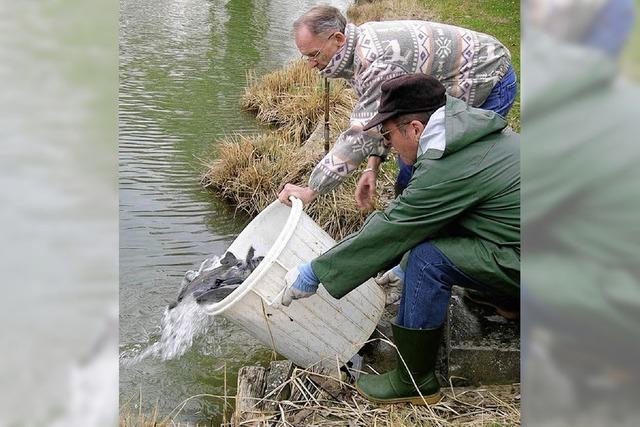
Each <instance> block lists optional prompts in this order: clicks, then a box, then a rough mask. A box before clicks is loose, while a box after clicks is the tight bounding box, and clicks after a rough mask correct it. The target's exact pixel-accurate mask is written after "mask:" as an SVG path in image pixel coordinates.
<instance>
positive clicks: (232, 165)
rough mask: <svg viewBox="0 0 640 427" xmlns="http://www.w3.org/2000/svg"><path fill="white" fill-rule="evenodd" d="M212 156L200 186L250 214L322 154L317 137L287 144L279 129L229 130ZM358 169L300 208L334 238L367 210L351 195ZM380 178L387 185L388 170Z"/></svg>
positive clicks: (300, 177) (300, 180) (301, 178)
mask: <svg viewBox="0 0 640 427" xmlns="http://www.w3.org/2000/svg"><path fill="white" fill-rule="evenodd" d="M218 144H219V145H218V153H217V159H216V160H214V161H213V162H212V163H210V164H209V165H208V167H207V172H206V173H205V174H204V176H203V178H202V183H203V185H204V186H205V187H209V188H212V189H214V190H215V191H217V192H218V194H220V195H221V196H223V197H224V198H226V199H227V200H229V201H231V202H232V203H234V204H235V205H236V206H237V208H238V209H240V210H242V211H245V212H247V213H248V214H249V215H256V214H258V213H259V212H260V211H262V210H263V209H264V208H265V207H267V206H268V205H269V204H270V203H271V202H273V201H274V200H275V199H276V198H277V196H278V192H279V191H280V190H281V189H282V187H283V186H284V184H286V183H288V182H290V183H294V184H299V185H306V182H307V180H308V177H309V174H310V173H311V170H312V169H313V167H314V166H315V165H316V163H317V162H318V161H319V160H320V158H321V157H322V154H323V153H322V149H321V148H320V147H321V145H320V144H319V143H318V141H315V142H312V143H308V145H305V146H304V147H299V148H298V147H292V143H291V142H288V141H287V138H286V137H284V136H283V135H282V134H278V133H275V132H274V133H269V134H265V135H259V136H254V137H247V136H243V135H232V136H228V137H226V138H224V139H223V140H222V141H220V142H219V143H218ZM358 178H359V174H358V173H355V174H353V175H352V176H351V177H350V178H348V179H347V181H346V182H344V183H343V184H342V185H340V186H339V187H338V188H336V189H335V190H334V191H332V192H330V193H328V194H325V195H321V196H320V197H318V198H317V199H316V201H315V202H313V203H312V204H311V205H310V206H309V207H307V208H306V212H307V213H308V214H309V215H310V216H311V218H313V219H314V221H316V222H317V223H318V224H319V225H320V226H321V227H322V228H323V229H324V230H325V231H326V232H327V233H329V234H330V235H331V236H332V237H333V238H335V239H337V240H338V239H341V238H343V237H344V236H346V235H348V234H350V233H352V232H354V231H355V230H357V229H358V228H359V227H360V226H361V225H362V223H363V222H364V220H365V218H366V216H367V214H368V212H364V211H361V210H360V209H359V208H358V207H357V205H356V203H355V199H354V193H355V188H356V184H357V179H358ZM380 181H381V182H383V183H384V185H385V186H387V187H389V186H390V185H391V175H390V174H387V175H384V174H383V175H382V176H381V180H380Z"/></svg>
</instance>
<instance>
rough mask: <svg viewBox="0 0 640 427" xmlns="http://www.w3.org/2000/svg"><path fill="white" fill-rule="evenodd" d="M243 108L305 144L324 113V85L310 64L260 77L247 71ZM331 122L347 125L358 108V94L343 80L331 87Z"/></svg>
mask: <svg viewBox="0 0 640 427" xmlns="http://www.w3.org/2000/svg"><path fill="white" fill-rule="evenodd" d="M247 84H248V86H247V88H246V89H245V93H244V97H243V100H242V107H243V108H245V109H246V110H249V111H253V112H255V113H256V118H257V119H258V120H259V121H260V122H262V123H265V124H269V125H274V126H276V127H278V128H279V129H280V130H281V131H282V132H283V133H284V135H285V136H286V137H287V139H289V140H291V141H296V142H298V143H302V142H303V141H305V140H306V139H307V138H308V137H309V135H311V132H313V130H314V129H315V127H316V125H317V124H318V122H319V121H320V120H322V116H323V114H324V105H325V104H324V83H323V79H322V78H321V77H320V75H319V74H318V72H317V71H316V70H314V69H311V68H310V67H309V66H308V65H307V64H306V61H303V60H297V61H293V62H291V63H290V64H289V65H287V66H285V67H284V68H283V69H281V70H277V71H274V72H272V73H269V74H267V75H265V76H262V77H260V78H258V77H257V76H256V75H255V73H254V72H253V71H249V72H247ZM329 88H330V90H329V104H330V106H331V121H332V122H334V123H344V122H346V119H348V117H349V114H350V112H351V109H352V108H353V106H354V105H355V101H356V98H355V94H354V93H353V91H352V90H351V89H348V88H347V86H346V84H345V82H344V81H343V80H335V79H333V80H331V82H330V84H329Z"/></svg>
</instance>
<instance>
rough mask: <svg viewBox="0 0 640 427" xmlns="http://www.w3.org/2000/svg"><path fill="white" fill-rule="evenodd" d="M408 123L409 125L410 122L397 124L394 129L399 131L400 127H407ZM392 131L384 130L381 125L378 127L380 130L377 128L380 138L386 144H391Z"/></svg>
mask: <svg viewBox="0 0 640 427" xmlns="http://www.w3.org/2000/svg"><path fill="white" fill-rule="evenodd" d="M409 123H411V122H404V123H398V124H397V125H396V129H400V128H402V127H404V126H406V125H408V124H409ZM392 130H393V129H385V128H384V127H382V125H380V128H379V132H380V135H381V136H382V137H383V138H384V140H385V141H387V142H391V131H392Z"/></svg>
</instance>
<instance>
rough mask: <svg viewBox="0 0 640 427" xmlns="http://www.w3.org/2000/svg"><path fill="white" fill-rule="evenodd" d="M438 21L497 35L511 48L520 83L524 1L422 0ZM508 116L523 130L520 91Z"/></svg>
mask: <svg viewBox="0 0 640 427" xmlns="http://www.w3.org/2000/svg"><path fill="white" fill-rule="evenodd" d="M419 3H420V4H421V5H423V6H424V7H425V8H427V9H429V10H431V11H432V12H433V13H434V14H435V15H436V16H437V17H438V22H442V23H445V24H451V25H457V26H459V27H464V28H469V29H470V30H474V31H479V32H481V33H486V34H490V35H492V36H494V37H495V38H497V39H498V40H500V42H502V44H504V45H505V46H506V47H507V48H508V49H509V51H510V52H511V62H512V63H513V68H514V69H515V71H516V75H517V76H518V88H519V87H520V2H519V1H517V0H447V1H442V0H420V2H419ZM507 120H508V122H509V124H510V125H511V127H513V128H514V130H515V131H516V132H519V131H520V91H519V90H518V95H517V98H516V102H515V104H514V105H513V108H511V111H510V112H509V115H508V116H507Z"/></svg>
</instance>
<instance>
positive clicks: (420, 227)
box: [311, 171, 478, 298]
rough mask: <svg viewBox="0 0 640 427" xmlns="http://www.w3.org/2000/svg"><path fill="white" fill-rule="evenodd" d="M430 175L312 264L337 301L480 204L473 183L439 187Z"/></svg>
mask: <svg viewBox="0 0 640 427" xmlns="http://www.w3.org/2000/svg"><path fill="white" fill-rule="evenodd" d="M428 175H429V172H428V171H426V172H423V173H422V174H421V176H419V177H416V176H414V178H413V179H412V182H411V183H410V185H409V187H408V188H407V189H406V190H405V192H404V193H403V194H402V196H400V197H399V198H397V199H396V200H394V201H393V202H392V203H391V205H390V206H389V208H388V209H387V210H386V211H384V212H380V211H377V212H374V213H372V214H371V215H370V216H369V217H368V218H367V220H366V222H365V224H364V225H363V226H362V228H361V229H360V230H359V231H358V232H356V233H354V234H352V235H350V236H348V237H346V238H345V239H343V240H342V241H340V242H339V243H338V244H337V245H336V246H334V247H333V248H331V249H330V250H329V251H327V252H326V253H324V254H323V255H321V256H319V257H318V258H316V259H315V260H313V261H312V264H311V266H312V268H313V271H314V272H315V274H316V275H317V276H318V278H319V279H320V281H321V283H322V284H323V286H324V287H325V288H326V289H327V291H328V292H329V293H330V294H331V295H332V296H333V297H335V298H341V297H342V296H344V295H346V294H347V293H349V292H350V291H351V290H353V289H355V288H356V287H358V286H359V285H360V284H362V283H364V282H365V281H366V280H368V279H369V278H370V277H373V276H374V275H375V274H376V273H377V272H379V271H381V270H385V269H388V268H390V267H392V266H393V265H395V264H396V263H397V262H398V261H399V260H400V258H401V257H402V256H403V255H404V254H405V253H406V252H407V251H409V250H410V249H412V248H413V247H415V246H416V245H418V244H419V243H421V242H423V241H425V240H427V239H429V238H432V237H435V236H436V235H437V233H438V232H439V231H440V230H441V229H442V228H443V227H444V226H446V225H447V224H449V223H450V222H452V221H453V220H455V219H456V218H458V217H459V216H460V215H462V214H463V213H464V211H465V210H466V209H467V208H469V207H471V206H472V205H473V204H474V203H476V202H477V199H478V196H477V195H476V192H475V191H474V189H473V187H474V186H473V185H472V184H471V183H469V182H467V181H468V180H469V179H470V178H460V179H451V180H448V181H437V182H435V181H431V180H430V179H429V178H430V177H429V176H428ZM432 175H434V176H435V175H437V174H436V173H432ZM412 184H413V185H412Z"/></svg>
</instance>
